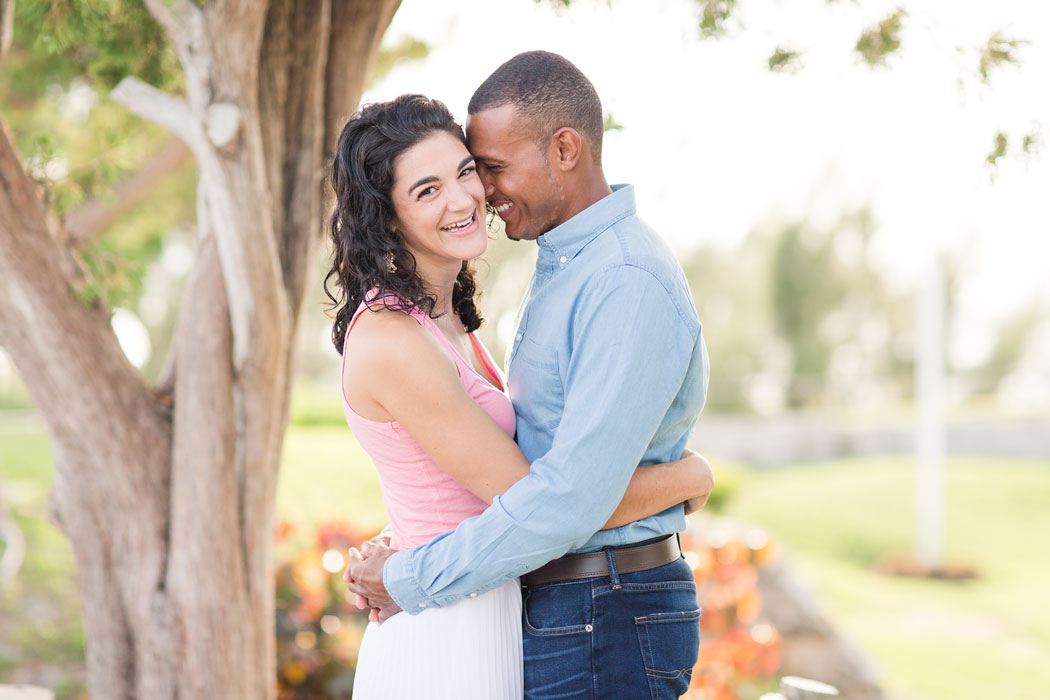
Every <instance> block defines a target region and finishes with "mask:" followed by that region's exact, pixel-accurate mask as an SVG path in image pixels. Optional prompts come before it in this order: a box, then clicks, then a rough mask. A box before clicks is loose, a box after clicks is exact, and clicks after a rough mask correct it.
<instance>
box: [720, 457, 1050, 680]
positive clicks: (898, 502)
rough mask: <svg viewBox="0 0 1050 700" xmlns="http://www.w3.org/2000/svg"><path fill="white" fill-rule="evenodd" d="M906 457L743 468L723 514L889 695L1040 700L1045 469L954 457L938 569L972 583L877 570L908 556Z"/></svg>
mask: <svg viewBox="0 0 1050 700" xmlns="http://www.w3.org/2000/svg"><path fill="white" fill-rule="evenodd" d="M913 477H914V470H913V466H912V462H911V460H910V459H908V458H905V457H887V458H879V459H855V460H844V461H837V462H830V463H825V464H816V465H807V466H800V467H795V468H790V469H783V470H778V471H775V472H751V473H750V474H748V475H747V477H746V478H745V479H743V480H742V482H741V484H740V486H739V488H738V489H737V490H736V492H735V493H734V495H733V496H732V497H731V499H730V502H729V506H728V510H729V512H730V513H731V514H733V515H735V516H738V517H740V518H742V519H745V520H747V521H750V522H754V523H758V524H761V525H763V526H765V527H767V528H768V529H769V530H770V531H771V532H773V533H774V534H775V535H776V536H777V537H778V538H779V539H780V540H781V542H782V543H783V545H784V547H785V550H786V556H788V558H789V561H790V562H792V563H794V564H795V565H796V566H797V569H798V571H799V574H800V575H801V576H802V577H803V579H804V580H806V581H807V582H808V583H809V584H810V585H811V586H813V587H814V588H815V589H816V590H817V592H818V593H819V595H820V597H821V599H822V601H823V602H824V605H825V607H826V609H827V610H828V611H829V612H830V614H831V618H832V619H833V620H834V622H835V624H836V625H837V626H838V627H839V628H840V630H841V631H842V632H843V633H844V634H846V635H847V636H848V637H850V638H851V639H852V640H853V641H855V642H856V643H857V644H858V645H859V646H860V647H861V648H862V649H863V650H865V651H866V652H867V653H868V654H869V655H870V656H871V657H872V658H873V659H874V660H875V662H876V664H877V665H878V666H879V667H880V668H881V669H882V671H883V672H884V674H885V680H886V685H887V689H888V690H889V691H890V693H891V694H892V695H893V696H895V697H905V698H928V699H930V700H933V699H938V700H940V699H943V700H991V699H996V700H998V699H999V698H1002V699H1003V700H1037V699H1039V700H1047V699H1048V698H1050V606H1048V605H1047V604H1046V596H1047V592H1048V591H1050V557H1048V556H1047V547H1046V543H1045V540H1046V536H1047V534H1050V464H1047V463H1045V462H1044V463H1035V462H1021V461H1003V460H991V459H988V460H976V459H973V460H963V459H956V460H951V461H950V462H949V463H948V469H947V477H946V478H947V493H946V498H945V503H946V511H947V512H946V518H947V522H946V532H947V542H946V547H947V558H948V561H949V562H952V561H954V562H961V563H966V564H970V565H972V566H974V567H976V569H977V570H978V573H979V578H978V579H977V580H974V581H960V582H951V581H935V580H917V579H906V578H896V577H890V576H884V575H881V574H878V573H874V572H873V570H872V567H873V565H875V564H876V563H877V562H878V561H880V560H881V559H883V558H884V557H887V556H893V555H900V554H908V553H909V552H911V551H912V549H913V541H914V539H913V538H914V535H913V527H914V506H913V503H914V500H913V499H914V497H913V493H914V491H913V485H914V478H913Z"/></svg>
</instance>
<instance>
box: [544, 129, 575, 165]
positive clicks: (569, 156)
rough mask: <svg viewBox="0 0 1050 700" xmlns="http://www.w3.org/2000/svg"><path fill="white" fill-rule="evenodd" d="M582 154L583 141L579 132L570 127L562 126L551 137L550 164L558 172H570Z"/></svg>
mask: <svg viewBox="0 0 1050 700" xmlns="http://www.w3.org/2000/svg"><path fill="white" fill-rule="evenodd" d="M582 154H583V139H581V138H580V132H578V131H576V129H573V128H572V127H571V126H563V127H562V128H560V129H558V130H557V131H555V132H554V135H553V136H551V154H550V155H551V158H550V160H551V162H552V163H555V164H556V165H557V167H558V169H559V170H564V171H567V170H572V169H573V168H575V167H576V164H577V163H579V162H580V158H581V157H582Z"/></svg>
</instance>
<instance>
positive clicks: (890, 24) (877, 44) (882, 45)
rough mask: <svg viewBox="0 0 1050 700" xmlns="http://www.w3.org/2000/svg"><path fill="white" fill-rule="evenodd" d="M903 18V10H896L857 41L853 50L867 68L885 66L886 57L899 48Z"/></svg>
mask: <svg viewBox="0 0 1050 700" xmlns="http://www.w3.org/2000/svg"><path fill="white" fill-rule="evenodd" d="M903 16H904V10H897V11H896V12H894V13H893V14H892V15H890V16H889V17H887V18H886V19H884V20H882V21H881V22H879V23H878V24H877V25H876V26H874V27H872V28H871V29H868V30H866V31H865V32H864V33H863V34H861V35H860V38H859V39H857V45H856V46H854V47H853V50H854V51H856V52H857V53H859V54H860V57H861V58H862V59H864V62H865V63H867V64H868V65H869V66H884V65H886V57H887V56H889V55H890V54H891V53H893V52H894V51H896V50H897V49H899V48H900V45H901V36H900V34H901V18H902V17H903Z"/></svg>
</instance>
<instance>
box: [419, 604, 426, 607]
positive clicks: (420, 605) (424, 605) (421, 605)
mask: <svg viewBox="0 0 1050 700" xmlns="http://www.w3.org/2000/svg"><path fill="white" fill-rule="evenodd" d="M419 607H421V608H425V607H427V604H426V603H420V604H419Z"/></svg>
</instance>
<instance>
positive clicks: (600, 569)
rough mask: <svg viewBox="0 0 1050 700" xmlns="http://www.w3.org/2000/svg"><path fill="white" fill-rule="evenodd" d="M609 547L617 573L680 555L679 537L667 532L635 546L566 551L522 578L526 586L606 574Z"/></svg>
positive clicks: (652, 565) (663, 562)
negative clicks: (594, 550) (580, 551)
mask: <svg viewBox="0 0 1050 700" xmlns="http://www.w3.org/2000/svg"><path fill="white" fill-rule="evenodd" d="M609 551H611V552H612V555H613V560H614V561H615V562H616V572H617V573H618V574H629V573H633V572H635V571H647V570H648V569H655V568H656V567H658V566H664V565H666V564H670V563H671V562H673V561H675V560H676V559H678V557H680V556H682V549H681V547H679V546H678V538H677V537H675V536H674V535H668V536H667V537H665V538H664V539H662V540H659V541H657V542H650V543H649V544H643V545H640V546H638V547H624V548H622V549H613V550H605V549H603V550H600V551H597V552H587V553H586V554H566V555H565V556H564V557H561V558H560V559H555V560H554V561H551V562H548V563H546V564H544V565H543V566H541V567H540V568H538V569H536V570H535V571H532V572H530V573H527V574H525V576H524V577H523V578H522V582H523V583H524V584H525V585H526V586H538V585H539V584H541V583H553V582H555V581H572V580H575V579H581V578H593V577H595V576H609V575H610V574H611V573H612V572H611V571H610V570H609V555H608V554H607V552H609Z"/></svg>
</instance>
